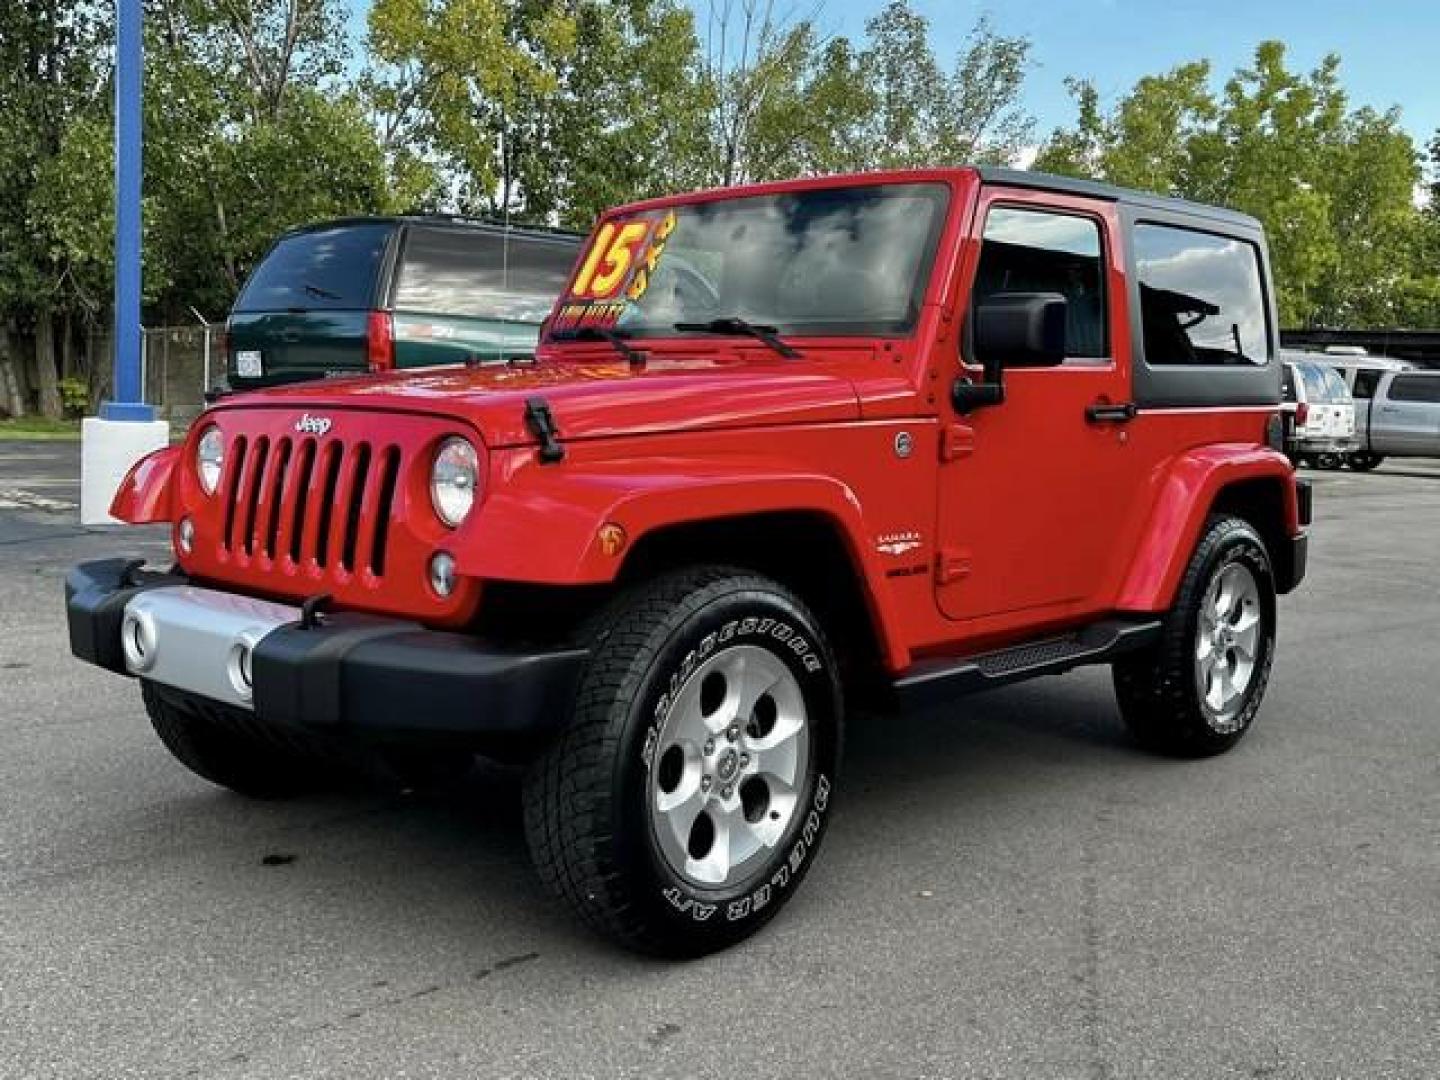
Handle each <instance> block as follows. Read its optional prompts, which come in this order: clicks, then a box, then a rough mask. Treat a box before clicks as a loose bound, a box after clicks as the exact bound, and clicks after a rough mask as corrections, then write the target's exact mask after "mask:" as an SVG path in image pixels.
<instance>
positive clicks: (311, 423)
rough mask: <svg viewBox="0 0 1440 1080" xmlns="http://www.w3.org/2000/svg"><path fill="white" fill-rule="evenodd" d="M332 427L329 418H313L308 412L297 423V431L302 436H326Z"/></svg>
mask: <svg viewBox="0 0 1440 1080" xmlns="http://www.w3.org/2000/svg"><path fill="white" fill-rule="evenodd" d="M330 427H331V423H330V418H329V417H328V416H311V415H310V414H309V413H308V412H307V413H306V414H305V415H304V416H302V417H300V419H299V420H296V421H295V430H296V431H298V432H299V433H300V434H301V435H324V434H325V433H326V432H327V431H329V430H330Z"/></svg>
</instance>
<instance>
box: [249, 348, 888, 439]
mask: <svg viewBox="0 0 1440 1080" xmlns="http://www.w3.org/2000/svg"><path fill="white" fill-rule="evenodd" d="M586 355H587V357H589V356H592V355H593V350H586ZM870 355H871V353H870V350H869V349H868V348H867V349H855V348H847V349H844V350H843V351H841V350H826V353H825V359H824V360H823V361H820V360H817V359H813V358H810V359H804V360H783V359H781V358H779V357H776V356H774V355H773V354H770V353H768V351H767V352H765V353H764V354H763V355H757V354H753V353H751V352H750V351H749V350H744V352H742V353H741V354H739V355H737V353H736V351H734V350H727V351H725V352H723V353H722V352H716V353H715V354H713V355H703V354H702V355H687V356H686V357H684V358H671V357H655V358H653V359H651V360H650V362H649V363H647V364H646V365H645V366H644V367H640V368H632V367H631V366H630V365H629V364H627V363H625V362H624V361H623V360H620V359H616V360H610V359H608V358H606V359H603V360H599V359H588V358H587V359H584V360H556V359H542V360H541V361H539V362H537V363H535V364H525V365H517V366H513V367H512V366H507V365H493V366H486V367H473V368H443V369H440V368H432V369H427V370H418V371H410V372H396V373H393V374H386V375H367V376H361V377H356V378H347V379H330V380H326V381H323V382H313V383H304V384H299V385H295V386H290V387H279V388H274V389H270V390H263V391H258V392H256V393H252V394H244V395H240V396H237V397H234V398H229V399H226V400H225V402H224V403H223V405H222V406H221V407H222V408H225V407H231V406H234V407H254V406H259V405H269V406H275V405H282V406H285V405H292V406H294V407H295V408H297V409H301V408H303V409H305V410H307V411H310V412H321V411H324V410H326V409H335V410H347V409H379V410H387V411H394V410H403V411H407V412H421V413H430V414H435V415H443V416H448V417H455V418H461V419H465V420H468V421H470V422H471V423H473V424H474V425H475V426H476V427H477V428H478V429H479V430H480V431H481V432H482V434H483V435H484V437H485V441H486V443H487V444H488V445H490V446H491V447H501V446H515V445H521V444H526V443H533V442H534V441H535V438H534V436H533V435H532V434H531V433H530V431H529V430H528V429H527V428H526V426H525V419H524V413H525V403H526V401H527V400H529V399H530V398H532V397H537V396H540V397H543V398H544V399H545V401H546V402H548V403H549V405H550V410H551V413H552V414H553V416H554V417H555V423H556V426H557V427H558V428H559V430H560V436H561V438H562V439H567V440H568V439H591V438H604V437H607V436H616V435H631V434H643V433H650V432H671V431H694V430H698V429H705V428H727V427H729V428H734V427H756V426H766V425H775V424H795V423H815V422H823V421H839V420H852V419H858V418H859V416H860V407H859V403H858V401H857V398H856V392H855V387H854V385H853V384H852V383H851V381H850V380H849V379H848V378H846V377H845V376H844V375H842V374H840V372H839V365H838V364H837V363H836V362H835V361H843V360H852V361H853V360H857V359H861V358H862V357H863V358H866V359H868V358H869V357H870Z"/></svg>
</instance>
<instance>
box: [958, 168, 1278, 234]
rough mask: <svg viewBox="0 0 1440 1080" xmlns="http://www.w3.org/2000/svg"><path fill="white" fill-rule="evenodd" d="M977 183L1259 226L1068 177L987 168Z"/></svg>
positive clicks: (1216, 210)
mask: <svg viewBox="0 0 1440 1080" xmlns="http://www.w3.org/2000/svg"><path fill="white" fill-rule="evenodd" d="M975 171H976V173H978V174H979V176H980V180H981V182H983V183H986V184H1000V185H1004V186H1005V187H1021V188H1033V189H1035V190H1037V191H1057V192H1061V193H1064V194H1068V195H1084V196H1086V197H1088V198H1091V199H1107V200H1109V201H1110V202H1117V203H1125V204H1126V205H1129V206H1138V207H1142V208H1146V209H1150V210H1163V211H1166V212H1168V213H1173V214H1188V215H1191V216H1193V217H1203V218H1208V219H1210V220H1211V221H1215V222H1222V223H1224V224H1228V225H1238V226H1243V227H1244V228H1246V229H1259V228H1260V227H1261V225H1260V222H1259V221H1257V220H1256V219H1255V218H1253V217H1251V216H1250V215H1249V214H1242V213H1240V211H1238V210H1228V209H1226V208H1225V207H1222V206H1210V205H1208V204H1206V203H1197V202H1191V201H1190V200H1189V199H1172V198H1169V197H1168V196H1165V195H1155V194H1153V193H1151V192H1148V191H1137V190H1136V189H1134V188H1125V187H1117V186H1116V185H1114V184H1102V183H1100V182H1099V181H1097V180H1076V179H1074V178H1073V177H1069V176H1055V175H1053V174H1051V173H1043V172H1030V171H1028V170H1025V169H1002V168H998V167H992V166H988V165H982V166H979V167H978V168H976V170H975Z"/></svg>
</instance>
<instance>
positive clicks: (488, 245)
mask: <svg viewBox="0 0 1440 1080" xmlns="http://www.w3.org/2000/svg"><path fill="white" fill-rule="evenodd" d="M574 262H575V246H574V245H573V244H569V243H565V242H563V241H560V240H555V241H551V240H549V239H541V238H535V237H529V236H515V235H512V236H510V237H508V238H507V237H506V236H505V235H504V234H503V233H496V232H486V231H482V230H479V229H468V228H457V229H443V228H430V227H425V226H414V227H412V228H411V230H410V234H409V236H408V238H407V239H406V242H405V248H404V251H403V253H402V255H401V266H400V273H399V281H398V283H397V284H396V287H395V309H396V310H397V311H410V312H424V313H429V314H435V315H463V316H469V317H472V318H482V319H501V320H506V321H510V322H521V323H539V322H540V320H541V319H543V318H545V316H546V315H547V314H549V312H550V308H551V306H552V305H553V304H554V302H555V298H556V297H557V296H559V295H560V294H561V293H562V292H564V291H565V282H566V281H567V280H568V279H569V277H570V269H571V267H572V265H573V264H574Z"/></svg>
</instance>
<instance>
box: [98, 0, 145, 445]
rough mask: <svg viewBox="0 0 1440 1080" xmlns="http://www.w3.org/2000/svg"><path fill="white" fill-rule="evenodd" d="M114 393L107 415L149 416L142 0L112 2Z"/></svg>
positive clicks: (102, 409) (105, 407)
mask: <svg viewBox="0 0 1440 1080" xmlns="http://www.w3.org/2000/svg"><path fill="white" fill-rule="evenodd" d="M115 7H116V11H115V16H116V26H115V398H114V400H113V401H107V402H105V403H104V404H102V405H101V407H100V415H101V417H102V418H104V419H106V420H147V421H148V420H154V419H155V410H154V409H152V408H151V407H150V406H149V405H146V404H145V403H144V402H145V387H144V385H143V383H142V381H141V375H140V333H141V331H140V176H141V138H142V135H141V89H142V83H143V78H144V70H145V68H144V65H145V52H144V42H143V37H142V26H143V24H142V20H141V0H117V3H116V5H115Z"/></svg>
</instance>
